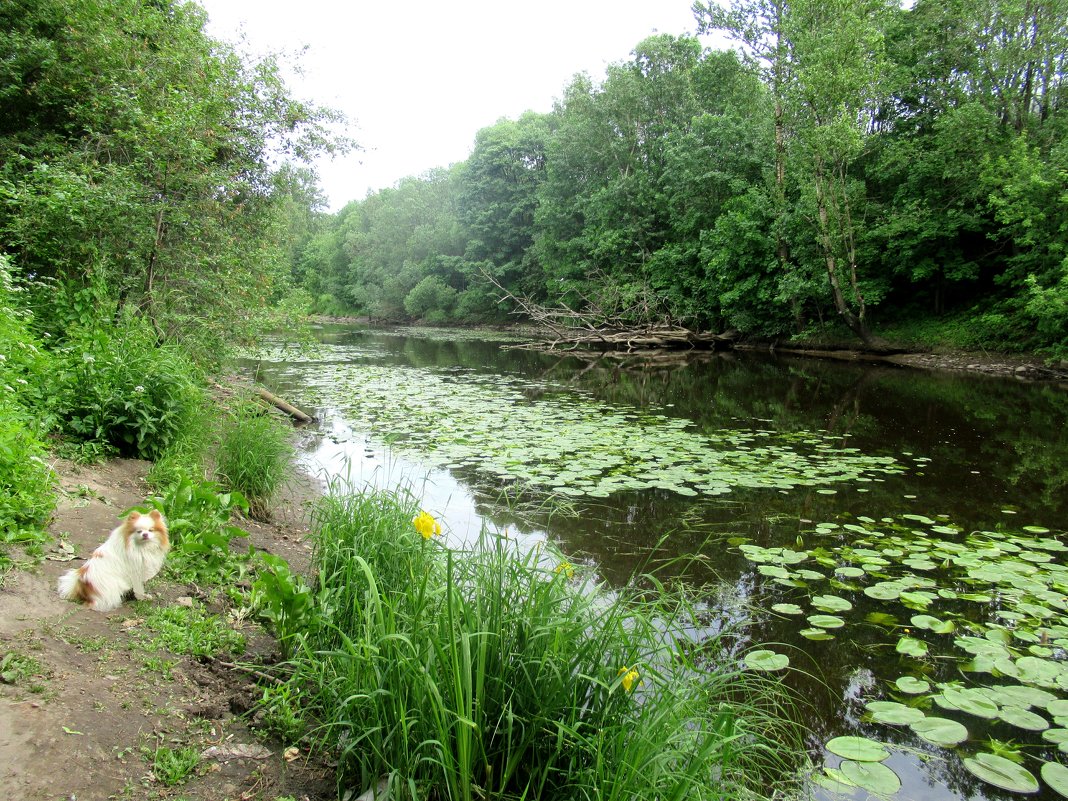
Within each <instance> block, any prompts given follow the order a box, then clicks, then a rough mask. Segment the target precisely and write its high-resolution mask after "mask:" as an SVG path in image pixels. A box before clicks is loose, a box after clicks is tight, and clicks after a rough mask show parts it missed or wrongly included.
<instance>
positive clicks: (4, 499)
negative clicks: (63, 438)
mask: <svg viewBox="0 0 1068 801" xmlns="http://www.w3.org/2000/svg"><path fill="white" fill-rule="evenodd" d="M44 457H45V449H44V446H43V444H42V443H41V441H40V440H39V439H38V438H37V437H36V435H35V434H34V433H33V428H32V426H31V425H30V423H29V421H28V420H27V419H26V418H25V417H24V416H23V415H22V414H19V413H18V412H16V411H14V410H12V409H11V408H10V407H0V543H3V542H26V541H32V540H35V539H38V538H39V536H40V528H41V526H43V525H44V523H45V522H46V521H47V519H48V516H49V515H50V514H51V512H52V509H53V508H55V503H56V499H55V494H54V493H53V491H52V471H51V470H50V469H49V467H48V465H47V463H46V462H45V460H44Z"/></svg>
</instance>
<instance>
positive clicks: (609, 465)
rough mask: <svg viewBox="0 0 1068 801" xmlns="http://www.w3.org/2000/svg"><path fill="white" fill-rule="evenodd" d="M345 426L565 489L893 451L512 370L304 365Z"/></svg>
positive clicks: (861, 465) (801, 465)
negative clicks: (622, 397)
mask: <svg viewBox="0 0 1068 801" xmlns="http://www.w3.org/2000/svg"><path fill="white" fill-rule="evenodd" d="M310 380H311V383H312V385H313V386H314V387H315V389H317V390H318V391H319V392H320V393H321V394H322V395H323V396H324V397H325V398H326V399H327V400H328V402H330V403H334V404H337V405H338V406H339V407H340V408H342V409H344V410H345V413H346V416H347V417H348V418H349V419H350V420H351V421H352V422H353V425H354V428H364V429H366V430H369V431H371V432H372V433H373V435H376V436H379V437H382V438H387V437H388V438H389V440H390V441H391V442H392V445H393V447H394V448H398V449H401V450H405V451H409V452H414V453H416V454H417V455H418V457H419V458H420V459H421V460H423V461H424V462H429V463H430V464H433V465H436V466H443V467H448V468H460V467H473V468H475V469H477V470H478V471H481V472H482V473H483V474H484V475H488V476H491V477H493V478H494V479H495V480H498V481H505V482H516V483H519V484H523V485H526V486H530V487H535V488H540V489H544V490H549V491H551V492H554V493H558V494H561V495H568V496H576V497H578V496H589V497H594V498H605V497H608V496H609V495H611V494H612V493H614V492H618V491H622V490H642V489H661V490H668V491H671V492H674V493H676V494H678V495H681V496H697V495H706V496H707V495H721V494H723V493H727V492H730V491H731V489H732V488H736V487H762V488H770V489H779V490H789V489H792V488H794V487H798V486H812V485H828V484H835V483H841V482H850V481H859V482H870V481H873V480H880V478H879V477H880V476H882V475H884V474H892V473H899V472H901V471H902V469H903V468H902V467H901V465H900V464H899V463H898V462H897V461H896V460H894V459H893V458H892V457H883V456H869V455H865V454H863V453H860V452H859V451H857V450H856V449H852V448H838V447H835V445H834V444H833V441H832V440H831V439H830V438H829V437H826V436H823V435H821V434H818V433H807V432H806V433H801V434H798V433H794V434H791V435H789V436H784V435H779V434H776V433H775V432H771V431H763V430H738V429H732V430H725V431H718V432H714V433H710V434H705V433H700V432H698V431H697V430H696V429H695V426H694V425H693V424H692V423H691V422H690V421H688V420H682V419H678V418H674V417H669V416H666V415H661V414H654V413H646V412H642V411H638V410H630V409H626V408H621V407H617V406H609V405H605V404H603V403H598V402H596V401H594V400H593V399H591V398H589V397H586V396H582V395H579V394H576V393H574V392H566V393H565V392H554V391H553V389H552V388H551V387H546V386H545V385H540V384H535V383H532V382H528V381H524V380H521V379H518V378H514V377H505V376H485V375H477V374H473V373H468V372H465V371H455V372H445V373H434V372H430V371H428V370H425V369H413V368H404V367H397V366H379V365H371V364H347V365H345V369H344V371H343V372H340V371H339V372H338V373H337V374H336V375H335V374H329V373H324V374H321V375H319V376H318V377H315V376H312V377H310Z"/></svg>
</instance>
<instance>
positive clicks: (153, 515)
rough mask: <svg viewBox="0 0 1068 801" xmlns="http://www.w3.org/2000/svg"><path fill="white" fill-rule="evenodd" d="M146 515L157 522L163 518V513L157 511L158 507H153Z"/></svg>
mask: <svg viewBox="0 0 1068 801" xmlns="http://www.w3.org/2000/svg"><path fill="white" fill-rule="evenodd" d="M148 516H149V517H151V518H152V520H153V521H154V522H156V523H159V522H160V521H161V520H163V515H161V514H160V513H159V510H158V509H153V510H152V511H151V512H149V513H148Z"/></svg>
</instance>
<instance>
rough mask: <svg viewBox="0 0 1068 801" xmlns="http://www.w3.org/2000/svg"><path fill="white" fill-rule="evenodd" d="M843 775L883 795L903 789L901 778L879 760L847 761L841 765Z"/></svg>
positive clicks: (872, 791) (871, 791)
mask: <svg viewBox="0 0 1068 801" xmlns="http://www.w3.org/2000/svg"><path fill="white" fill-rule="evenodd" d="M839 770H841V771H842V775H843V776H845V777H846V778H847V779H849V780H850V781H851V782H853V783H854V784H856V785H857V786H858V787H863V788H864V789H865V790H867V791H868V792H870V793H874V794H876V795H881V796H891V795H894V793H896V792H897V791H898V790H900V789H901V779H899V778H898V776H897V774H896V773H894V772H893V771H892V770H890V768H888V767H887V766H886V765H881V764H879V763H878V762H853V761H849V760H847V761H845V762H843V763H842V764H841V765H839Z"/></svg>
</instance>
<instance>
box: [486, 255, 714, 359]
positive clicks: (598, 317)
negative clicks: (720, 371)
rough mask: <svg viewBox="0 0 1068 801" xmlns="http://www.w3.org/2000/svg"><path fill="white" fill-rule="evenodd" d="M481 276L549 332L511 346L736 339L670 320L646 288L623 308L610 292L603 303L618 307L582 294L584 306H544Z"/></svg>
mask: <svg viewBox="0 0 1068 801" xmlns="http://www.w3.org/2000/svg"><path fill="white" fill-rule="evenodd" d="M480 272H481V273H482V277H483V278H484V279H485V280H486V281H487V282H489V283H490V284H491V285H492V286H493V287H494V288H495V289H496V290H497V292H498V301H499V302H503V301H505V300H508V301H511V302H512V304H513V305H514V306H515V307H516V309H515V310H514V311H513V312H512V313H513V314H522V315H525V316H526V317H528V318H529V319H530V320H531V321H532V322H533V323H535V324H537V325H539V326H541V327H542V328H545V329H547V330H548V331H550V332H551V333H552V334H553V337H552V338H547V339H545V340H542V341H539V342H526V343H523V344H520V345H505V346H504V347H505V348H506V349H511V350H574V349H576V348H592V349H598V350H620V351H626V352H627V353H631V352H634V351H639V350H667V349H675V350H679V349H704V350H707V349H715V348H717V347H727V346H729V345H730V344H731V343H732V342H733V341H734V339H735V335H734V334H733V333H732V332H728V333H724V334H713V333H710V332H700V331H694V330H693V329H690V328H687V327H686V326H683V325H679V324H677V323H675V322H673V320H672V317H671V315H670V314H668V313H666V312H664V311H663V310H659V311H658V309H657V307H658V306H659V305H661V304H658V303H657V301H656V298H655V297H654V298H652V299H650V297H649V295H650V293H651V290H649V291H647V292H644V293H641V294H640V295H639V297H638V299H637V300H635V301H634V302H633V303H632V304H631V305H630V306H629V307H627V308H618V306H620V305H621V301H620V298H619V297H618V294H616V295H615V296H614V297H613V294H612V293H609V297H608V303H609V304H611V305H615V306H617V308H605V306H604V305H603V304H602V303H601V302H600V301H598V300H595V299H592V298H588V297H582V298H581V300H582V301H583V308H582V309H572V308H569V307H567V306H563V305H560V306H544V305H542V304H540V303H536V302H534V301H532V300H530V299H529V298H525V297H522V296H519V295H515V294H513V293H512V292H511V291H510V290H508V289H506V288H505V287H504V286H502V285H501V283H500V282H499V281H498V280H497V279H496V278H494V277H493V276H492V275H490V274H489V273H488V272H487V271H486V270H485V269H481V270H480Z"/></svg>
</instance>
